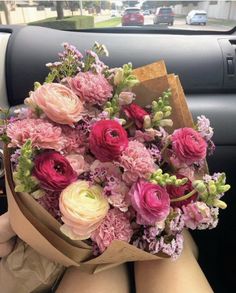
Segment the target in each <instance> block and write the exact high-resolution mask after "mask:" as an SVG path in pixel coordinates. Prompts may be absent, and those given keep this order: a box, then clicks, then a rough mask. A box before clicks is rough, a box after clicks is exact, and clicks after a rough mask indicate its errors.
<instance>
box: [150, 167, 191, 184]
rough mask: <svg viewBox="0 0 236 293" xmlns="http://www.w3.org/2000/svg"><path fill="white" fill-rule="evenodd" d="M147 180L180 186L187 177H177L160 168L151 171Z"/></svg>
mask: <svg viewBox="0 0 236 293" xmlns="http://www.w3.org/2000/svg"><path fill="white" fill-rule="evenodd" d="M149 181H150V182H152V183H154V184H158V185H161V186H166V185H174V186H180V185H184V184H185V183H186V182H187V181H188V179H187V178H181V179H180V178H177V177H176V176H175V175H170V174H168V173H163V171H162V169H158V170H157V171H155V172H153V173H152V174H151V176H150V178H149Z"/></svg>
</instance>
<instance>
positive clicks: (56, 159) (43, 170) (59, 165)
mask: <svg viewBox="0 0 236 293" xmlns="http://www.w3.org/2000/svg"><path fill="white" fill-rule="evenodd" d="M33 175H34V176H35V177H36V178H37V179H38V180H39V182H40V185H41V186H42V188H44V189H47V190H52V191H61V190H63V189H64V188H66V187H67V186H68V185H69V184H70V183H72V182H74V181H75V180H77V174H76V172H75V171H74V170H73V169H72V167H71V165H70V163H69V162H68V160H67V159H66V158H65V157H64V156H62V155H61V154H59V153H57V152H54V151H48V152H44V153H42V154H39V155H38V156H37V157H36V158H35V160H34V170H33Z"/></svg>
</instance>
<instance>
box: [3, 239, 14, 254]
mask: <svg viewBox="0 0 236 293" xmlns="http://www.w3.org/2000/svg"><path fill="white" fill-rule="evenodd" d="M14 246H15V239H10V240H8V241H7V242H4V243H0V258H1V257H4V256H6V255H8V254H9V253H11V252H12V250H13V249H14Z"/></svg>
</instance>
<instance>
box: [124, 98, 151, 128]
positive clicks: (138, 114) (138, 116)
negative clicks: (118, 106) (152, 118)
mask: <svg viewBox="0 0 236 293" xmlns="http://www.w3.org/2000/svg"><path fill="white" fill-rule="evenodd" d="M124 112H125V115H126V116H127V117H128V118H129V119H131V120H133V121H134V123H135V125H136V126H137V127H138V128H143V122H144V117H145V116H147V115H149V114H148V113H147V112H146V111H145V110H144V109H143V108H141V107H140V106H138V105H137V104H135V103H132V104H130V105H128V106H126V107H124Z"/></svg>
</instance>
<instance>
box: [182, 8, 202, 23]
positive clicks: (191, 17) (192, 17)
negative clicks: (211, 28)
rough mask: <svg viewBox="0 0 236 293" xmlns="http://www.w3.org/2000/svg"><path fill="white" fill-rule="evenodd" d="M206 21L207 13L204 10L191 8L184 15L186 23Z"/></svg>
mask: <svg viewBox="0 0 236 293" xmlns="http://www.w3.org/2000/svg"><path fill="white" fill-rule="evenodd" d="M206 23H207V13H206V11H204V10H192V11H190V12H189V14H188V15H187V17H186V24H199V25H201V24H203V25H206Z"/></svg>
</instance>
